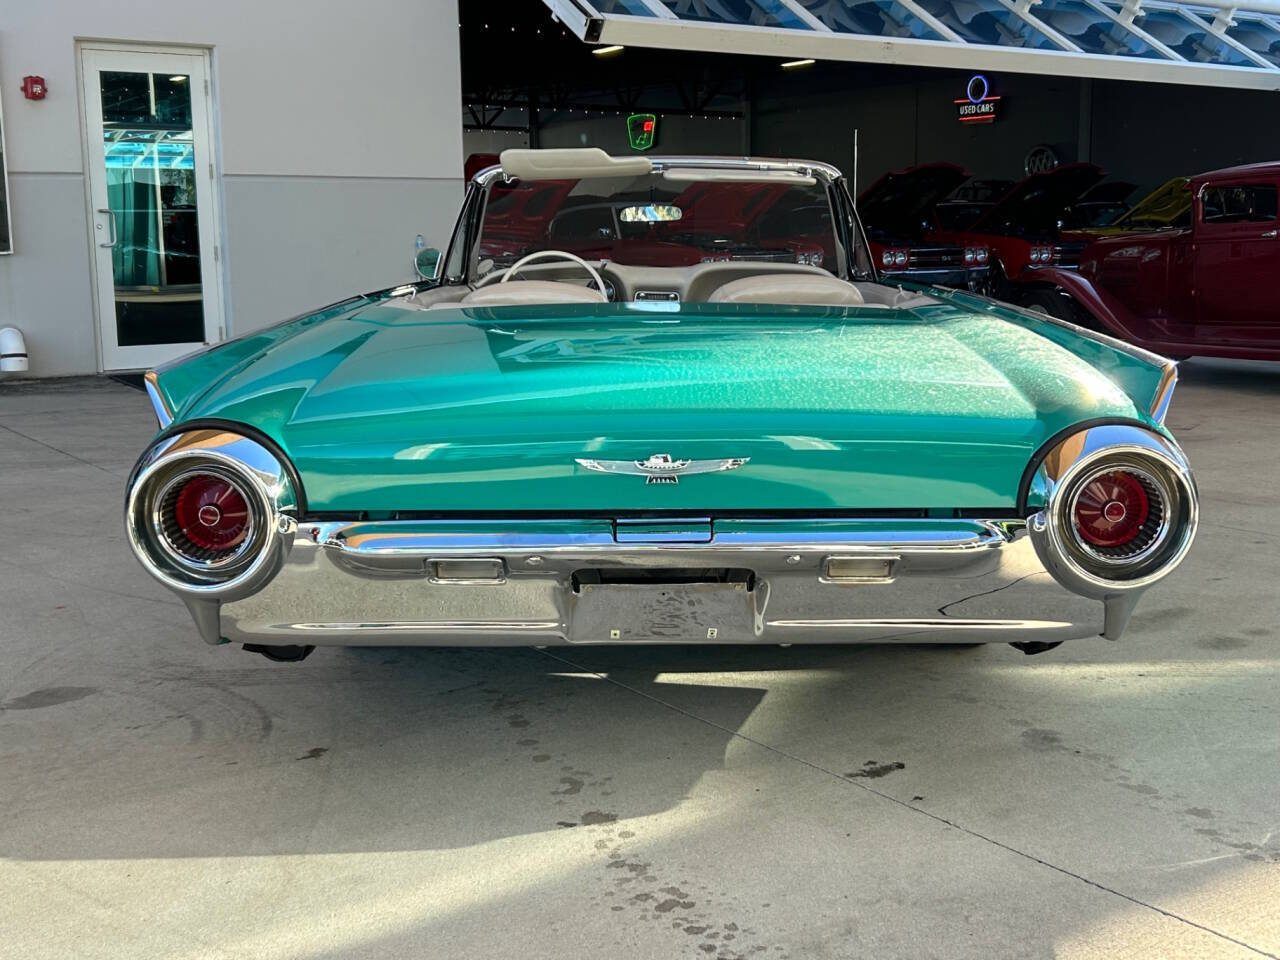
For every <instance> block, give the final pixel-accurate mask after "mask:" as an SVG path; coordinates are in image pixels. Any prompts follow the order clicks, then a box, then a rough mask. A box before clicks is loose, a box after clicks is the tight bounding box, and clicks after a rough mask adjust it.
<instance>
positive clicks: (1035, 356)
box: [162, 298, 1138, 516]
mask: <svg viewBox="0 0 1280 960" xmlns="http://www.w3.org/2000/svg"><path fill="white" fill-rule="evenodd" d="M917 302H923V303H926V304H927V305H926V306H923V307H918V308H916V309H914V310H894V309H886V308H883V307H880V308H876V307H870V306H868V307H863V308H854V309H848V310H840V309H829V308H828V309H824V308H801V307H790V308H789V307H762V306H751V305H733V304H715V305H709V304H681V305H678V308H677V309H674V310H672V309H667V308H668V306H674V305H666V304H662V305H644V307H642V306H641V305H637V304H608V305H603V306H597V305H594V304H584V305H580V306H579V305H574V306H555V307H514V308H513V307H506V308H498V309H484V310H477V309H451V308H436V309H431V310H422V309H417V308H415V307H413V305H412V302H411V301H403V300H399V301H398V300H389V301H386V302H382V303H377V304H371V305H367V306H363V307H361V308H359V309H356V310H354V311H351V312H348V313H346V314H342V315H338V316H334V317H330V318H328V319H326V320H325V322H323V323H313V324H305V323H304V324H302V325H300V326H299V328H298V329H297V330H296V331H294V332H292V333H291V334H289V335H283V336H278V337H274V338H269V339H268V341H267V346H266V347H265V348H264V349H263V350H262V351H261V352H260V353H259V354H257V355H256V356H254V357H246V358H243V359H242V360H241V361H240V362H239V363H237V364H236V365H235V366H233V367H232V368H230V369H229V370H226V371H225V372H224V373H223V375H222V377H221V379H219V380H217V381H215V382H214V384H213V386H212V387H210V388H209V389H207V390H206V391H205V392H204V393H203V394H202V395H201V396H199V397H197V398H195V399H193V400H191V401H189V402H187V403H186V404H184V407H183V409H181V410H180V411H179V417H180V419H192V418H197V417H217V418H223V419H228V420H233V421H238V422H243V423H248V424H252V425H254V426H256V427H258V428H259V429H261V430H263V431H264V432H266V433H267V434H268V435H269V436H271V437H272V438H273V439H275V440H276V441H277V442H278V443H279V444H280V445H281V446H282V447H283V448H284V450H285V451H286V452H287V453H288V454H289V456H290V457H291V458H292V459H293V462H294V464H295V465H296V466H297V468H298V470H299V472H300V474H301V476H302V480H303V485H304V487H305V491H306V496H307V501H308V508H309V511H310V512H312V513H313V514H314V513H340V514H359V513H372V514H376V515H384V514H435V513H471V514H494V513H510V512H536V513H554V514H560V515H569V514H572V515H582V514H597V515H610V516H621V515H628V514H636V513H645V512H661V511H685V512H700V513H705V514H707V515H726V514H737V515H747V514H753V513H759V514H784V513H786V512H788V511H805V512H807V513H811V514H812V513H820V512H825V511H855V510H864V511H875V512H886V511H898V510H901V511H922V510H930V509H932V510H943V511H946V515H948V516H949V515H951V513H950V511H951V510H954V509H995V508H1003V509H1012V508H1013V507H1014V506H1015V504H1016V500H1017V492H1018V487H1019V483H1020V481H1021V478H1022V474H1023V470H1024V468H1025V467H1026V465H1027V463H1028V460H1029V458H1030V456H1031V454H1032V452H1033V451H1034V450H1035V449H1036V448H1037V447H1039V446H1040V445H1041V444H1042V443H1043V442H1044V441H1045V440H1046V439H1047V438H1048V437H1049V436H1051V435H1052V434H1054V433H1056V432H1057V431H1059V430H1061V429H1063V428H1065V427H1068V426H1070V425H1072V424H1073V423H1076V422H1079V421H1081V420H1086V419H1092V418H1098V417H1128V418H1132V417H1136V416H1137V415H1138V414H1137V412H1136V410H1135V409H1134V405H1133V403H1132V402H1131V401H1130V399H1129V398H1128V396H1126V394H1125V393H1124V392H1123V391H1122V390H1121V389H1120V388H1119V387H1118V386H1117V385H1116V383H1114V382H1113V381H1112V380H1110V379H1108V378H1106V377H1104V376H1103V375H1102V374H1100V373H1099V372H1098V371H1097V370H1096V369H1095V368H1094V367H1093V366H1091V365H1089V364H1088V363H1086V362H1085V361H1083V360H1081V359H1079V358H1078V357H1076V356H1075V355H1073V354H1072V353H1070V352H1068V351H1067V350H1066V349H1064V348H1063V347H1060V346H1058V345H1056V344H1054V343H1052V342H1050V340H1048V339H1046V338H1044V337H1042V336H1040V335H1038V334H1037V333H1035V332H1034V331H1033V330H1031V329H1027V328H1026V327H1023V326H1019V325H1018V324H1016V323H1010V322H1008V321H1005V320H1001V319H999V318H996V317H994V316H991V315H989V314H983V313H980V312H974V311H970V310H967V309H965V308H964V307H962V306H960V305H957V304H954V303H946V302H930V301H927V300H924V298H920V299H919V300H918V301H917ZM180 369H181V368H178V370H175V371H170V372H166V373H165V374H162V377H163V376H168V375H170V373H178V372H179V371H180ZM663 455H666V456H669V457H670V458H672V459H674V460H685V459H688V460H744V461H745V463H743V464H742V465H741V466H740V467H737V468H736V469H727V470H722V471H719V472H708V473H699V474H696V475H684V476H681V477H680V478H679V480H678V482H677V483H670V482H661V483H648V482H646V478H645V477H644V476H637V475H630V474H626V473H617V472H613V471H609V472H601V471H599V470H595V469H591V468H590V467H589V466H583V465H582V464H580V463H579V461H580V460H588V461H622V462H623V463H624V464H625V463H627V462H634V461H648V460H650V458H658V461H655V462H659V461H660V459H661V457H662V456H663Z"/></svg>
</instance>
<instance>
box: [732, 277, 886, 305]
mask: <svg viewBox="0 0 1280 960" xmlns="http://www.w3.org/2000/svg"><path fill="white" fill-rule="evenodd" d="M707 302H708V303H775V304H783V305H785V306H803V307H810V306H812V307H856V306H859V305H860V304H861V303H862V302H863V300H862V293H861V292H860V291H859V290H858V288H857V287H855V286H854V285H853V284H852V283H848V282H846V281H844V280H841V279H839V278H837V277H833V276H830V275H829V274H817V273H803V274H794V273H767V274H764V275H763V276H758V277H743V278H742V279H741V280H731V281H729V282H728V283H726V284H723V285H722V286H719V287H716V289H715V290H713V291H712V292H711V296H709V297H707Z"/></svg>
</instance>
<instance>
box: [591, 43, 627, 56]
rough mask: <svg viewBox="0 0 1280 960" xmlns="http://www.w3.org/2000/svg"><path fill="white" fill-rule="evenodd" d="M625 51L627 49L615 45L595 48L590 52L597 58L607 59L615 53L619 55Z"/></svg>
mask: <svg viewBox="0 0 1280 960" xmlns="http://www.w3.org/2000/svg"><path fill="white" fill-rule="evenodd" d="M625 49H627V48H626V47H623V46H619V45H618V44H616V43H615V44H614V45H613V46H610V47H596V48H594V49H593V50H592V51H591V52H592V53H593V54H595V55H596V56H597V57H608V56H612V55H613V54H615V53H621V52H622V51H623V50H625Z"/></svg>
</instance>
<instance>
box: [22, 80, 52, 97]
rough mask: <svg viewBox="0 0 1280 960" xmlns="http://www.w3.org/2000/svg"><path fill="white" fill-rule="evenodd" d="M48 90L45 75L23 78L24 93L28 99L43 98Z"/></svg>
mask: <svg viewBox="0 0 1280 960" xmlns="http://www.w3.org/2000/svg"><path fill="white" fill-rule="evenodd" d="M48 92H49V88H48V87H47V86H45V82H44V77H23V78H22V95H23V96H24V97H26V98H27V99H28V100H43V99H44V95H45V94H46V93H48Z"/></svg>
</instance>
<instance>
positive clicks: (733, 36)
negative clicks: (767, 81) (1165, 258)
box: [546, 0, 1280, 90]
mask: <svg viewBox="0 0 1280 960" xmlns="http://www.w3.org/2000/svg"><path fill="white" fill-rule="evenodd" d="M546 2H556V0H546ZM1219 2H1220V3H1222V2H1225V0H1219ZM1249 2H1250V3H1261V2H1264V0H1249ZM1276 5H1277V6H1278V7H1280V2H1277V4H1276ZM1120 19H1122V18H1120ZM1037 27H1038V22H1037ZM597 42H599V43H605V44H621V45H623V46H628V45H629V46H635V47H657V48H661V49H675V50H690V51H695V52H707V51H715V52H717V53H736V54H747V55H756V56H767V57H776V58H780V59H786V60H793V59H799V58H813V59H815V60H831V61H850V62H859V63H886V64H895V65H903V66H918V67H949V68H955V69H965V70H1004V71H1007V72H1010V73H1034V74H1045V75H1049V76H1066V77H1085V78H1091V79H1102V80H1138V81H1146V82H1152V83H1174V84H1188V85H1195V86H1213V87H1235V88H1243V89H1254V90H1280V70H1277V69H1275V68H1272V67H1268V68H1262V67H1257V68H1254V67H1229V66H1219V65H1217V64H1208V63H1195V62H1189V61H1160V60H1151V59H1147V58H1142V57H1124V56H1106V55H1101V54H1091V53H1083V52H1077V51H1075V50H1066V49H1064V50H1037V49H1028V48H1023V47H1000V46H988V45H985V44H976V43H955V42H941V41H937V40H917V39H915V38H890V37H879V36H862V35H857V34H845V33H839V34H838V33H834V32H833V33H818V32H817V31H810V30H795V29H785V30H783V29H770V28H765V27H753V26H745V25H740V24H724V23H706V22H701V21H690V20H677V21H672V20H657V19H656V18H653V17H632V16H622V15H610V16H607V17H604V18H603V19H602V20H601V22H600V24H599V29H598V36H597Z"/></svg>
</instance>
